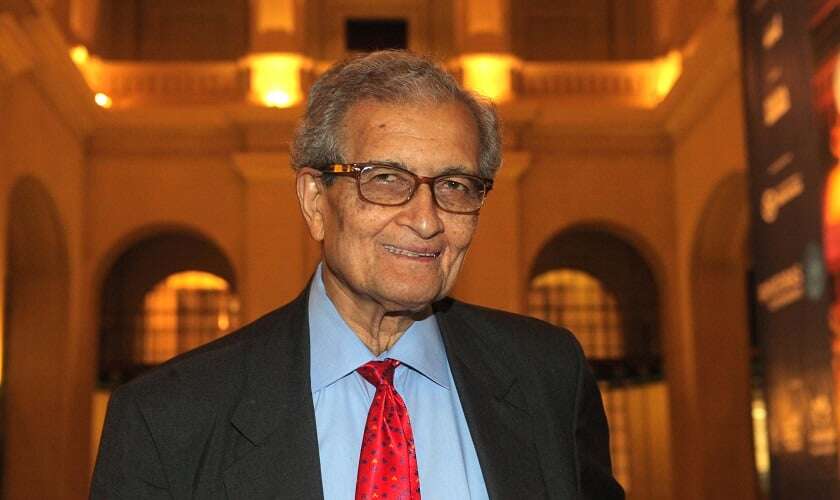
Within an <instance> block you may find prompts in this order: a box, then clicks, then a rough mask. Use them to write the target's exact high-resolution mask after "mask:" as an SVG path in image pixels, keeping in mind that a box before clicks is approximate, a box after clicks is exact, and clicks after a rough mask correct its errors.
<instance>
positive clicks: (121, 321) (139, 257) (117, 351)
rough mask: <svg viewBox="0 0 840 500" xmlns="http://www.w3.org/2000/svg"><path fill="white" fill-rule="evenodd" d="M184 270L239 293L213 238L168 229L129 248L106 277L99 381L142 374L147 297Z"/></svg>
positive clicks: (104, 382)
mask: <svg viewBox="0 0 840 500" xmlns="http://www.w3.org/2000/svg"><path fill="white" fill-rule="evenodd" d="M185 271H200V272H204V273H209V274H211V275H214V276H217V277H219V278H221V279H223V280H224V281H225V282H226V283H227V285H228V286H229V288H230V290H231V291H232V292H233V293H235V292H236V290H237V279H236V275H235V271H234V268H233V266H232V265H231V263H230V260H229V259H228V258H227V256H226V255H225V254H224V252H223V251H222V250H221V248H219V247H218V246H217V245H216V244H215V243H214V242H213V241H212V240H210V239H209V238H207V237H205V236H203V235H201V234H199V233H197V232H195V231H191V230H187V229H175V228H170V229H165V230H161V231H159V232H155V233H153V234H147V235H146V236H144V237H143V238H141V239H139V240H136V241H135V242H134V243H132V244H130V245H128V246H127V248H126V249H125V250H123V251H122V252H121V253H119V255H117V256H116V258H115V259H114V261H113V263H112V264H111V265H110V267H109V268H108V270H107V272H106V273H105V276H104V279H103V281H102V287H101V295H100V303H99V304H100V322H99V339H100V349H99V354H100V356H99V360H100V362H99V383H100V385H102V386H105V387H111V386H114V385H118V384H119V383H122V382H124V381H126V380H128V379H130V378H132V377H134V376H136V375H138V374H139V373H140V371H142V370H143V369H145V368H146V367H145V366H140V365H134V364H132V363H131V361H130V360H132V359H134V358H135V349H136V348H137V345H136V343H137V340H138V335H140V334H141V331H140V328H141V326H142V325H140V324H138V318H142V315H143V312H144V301H145V298H146V296H147V294H148V293H149V292H150V291H151V290H153V288H155V287H156V286H157V285H159V284H160V283H162V282H163V281H164V280H166V278H168V277H170V276H173V275H176V274H178V273H182V272H185Z"/></svg>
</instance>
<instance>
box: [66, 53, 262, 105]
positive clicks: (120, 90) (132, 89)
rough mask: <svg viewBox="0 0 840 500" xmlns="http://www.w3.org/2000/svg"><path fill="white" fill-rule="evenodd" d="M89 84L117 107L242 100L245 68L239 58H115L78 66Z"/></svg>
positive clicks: (221, 102) (245, 78) (246, 86)
mask: <svg viewBox="0 0 840 500" xmlns="http://www.w3.org/2000/svg"><path fill="white" fill-rule="evenodd" d="M80 69H81V70H82V72H83V73H84V75H85V77H86V79H87V81H88V83H89V84H90V87H91V88H92V89H94V90H95V91H96V92H103V93H105V94H107V95H108V96H109V97H110V98H111V99H112V100H113V102H114V103H115V105H116V106H118V107H141V106H149V105H173V104H174V105H184V104H223V103H231V102H244V101H245V99H246V97H247V95H248V68H247V67H245V66H243V65H242V64H240V63H238V62H212V63H200V62H171V63H145V62H116V61H104V60H100V59H91V60H89V61H88V62H86V63H83V64H82V65H81V66H80Z"/></svg>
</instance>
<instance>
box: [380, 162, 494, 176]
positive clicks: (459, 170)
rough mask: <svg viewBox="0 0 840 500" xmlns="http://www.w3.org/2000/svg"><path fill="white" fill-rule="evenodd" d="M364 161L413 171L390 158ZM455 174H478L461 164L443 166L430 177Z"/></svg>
mask: <svg viewBox="0 0 840 500" xmlns="http://www.w3.org/2000/svg"><path fill="white" fill-rule="evenodd" d="M365 163H379V164H382V165H390V166H392V167H399V168H401V169H403V170H408V171H409V172H412V173H415V174H416V172H414V170H413V169H410V168H408V167H407V166H406V165H405V164H404V163H402V162H400V161H392V160H368V161H366V162H365ZM456 174H466V175H478V174H474V173H472V172H471V171H470V169H469V168H467V167H465V166H463V165H452V166H449V167H446V168H444V169H443V170H442V171H441V172H439V173H438V174H437V175H433V176H432V177H439V176H442V175H456Z"/></svg>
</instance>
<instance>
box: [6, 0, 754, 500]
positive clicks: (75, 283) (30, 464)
mask: <svg viewBox="0 0 840 500" xmlns="http://www.w3.org/2000/svg"><path fill="white" fill-rule="evenodd" d="M738 22H739V21H738V18H737V8H736V5H735V2H734V1H732V0H678V1H666V0H633V1H621V0H599V1H596V2H592V1H582V0H565V1H562V2H557V1H547V0H541V1H532V2H512V1H510V0H481V1H479V0H383V1H381V2H370V1H362V0H248V1H246V0H238V1H234V0H229V1H225V2H222V1H221V0H213V1H209V2H201V7H197V6H196V4H195V3H194V2H186V1H177V2H176V1H172V0H170V1H167V2H164V1H162V0H130V1H129V0H119V1H117V0H5V1H0V116H2V117H3V118H2V119H1V120H0V150H2V152H3V154H2V155H0V235H3V238H4V239H3V241H4V243H3V244H2V245H0V277H2V279H0V301H2V305H3V307H2V308H0V311H2V315H3V321H2V323H0V324H2V339H3V340H2V349H3V356H2V359H3V365H2V372H0V373H2V390H3V392H2V398H3V413H2V420H3V424H4V427H3V432H2V440H3V476H2V477H3V480H2V484H3V491H4V494H5V495H6V496H7V498H83V497H85V496H86V491H87V484H88V480H89V477H90V472H91V464H92V461H93V459H94V455H95V445H96V442H97V439H98V435H97V434H98V429H99V426H101V419H102V417H103V413H104V402H105V401H107V394H108V392H109V391H110V390H111V389H112V388H113V387H114V386H115V385H116V384H119V383H120V382H122V381H124V380H127V379H128V378H130V377H132V376H134V375H136V374H137V373H139V372H140V371H142V370H143V369H146V368H148V367H149V366H151V365H154V364H156V363H158V362H160V361H161V360H163V359H165V358H167V357H168V356H171V355H173V354H175V353H177V352H181V351H183V350H184V349H187V348H189V347H192V346H194V345H197V344H199V343H201V342H204V341H206V340H208V339H211V338H214V337H215V336H218V335H221V334H223V333H224V332H226V331H228V330H229V329H231V328H233V327H235V326H236V325H237V324H243V323H245V322H247V321H250V320H252V319H255V318H256V317H258V316H260V315H261V314H263V313H265V312H267V311H269V310H271V309H273V308H274V307H277V306H278V305H280V304H283V303H285V302H286V301H288V300H290V299H292V298H294V297H295V296H296V294H297V293H299V291H300V290H301V289H302V288H303V287H304V286H305V284H306V283H307V280H308V279H309V277H310V275H311V273H312V271H313V269H314V266H315V264H316V263H317V261H318V259H319V250H318V248H317V246H315V245H314V244H313V243H312V242H311V241H310V239H309V236H308V232H307V231H306V228H305V226H304V224H303V219H302V217H301V216H300V214H299V211H298V208H297V201H296V198H295V193H294V187H293V172H292V170H291V168H290V167H289V143H290V140H291V137H292V133H293V130H294V126H295V122H296V120H297V119H298V117H299V116H300V114H301V110H302V108H301V106H302V100H303V99H304V98H305V95H306V90H307V87H308V85H309V84H311V82H312V81H313V80H314V78H316V77H317V75H318V74H319V73H320V72H322V71H323V70H324V69H325V68H326V67H328V66H329V64H330V63H331V62H333V61H335V60H338V59H340V58H342V57H344V56H346V55H347V54H349V53H352V52H354V51H357V50H365V49H367V48H372V47H378V46H383V47H385V46H404V47H406V48H408V49H411V50H414V51H417V52H423V53H428V54H431V55H432V56H433V57H435V58H436V59H438V60H440V61H441V62H442V63H443V64H445V65H446V66H447V67H448V68H449V69H450V70H452V71H453V72H454V73H455V74H456V75H458V77H459V78H460V79H462V81H463V82H464V84H465V85H467V86H468V87H470V88H473V89H475V90H476V91H478V92H480V93H483V94H485V95H487V96H488V97H490V98H492V99H494V100H495V101H496V102H497V103H498V105H499V109H500V112H501V116H502V119H503V122H504V147H505V152H504V163H503V167H502V169H501V171H500V173H499V177H498V179H497V182H496V185H495V186H496V187H495V188H494V190H493V192H492V194H491V196H490V198H489V200H488V203H487V205H486V207H485V208H484V209H483V211H482V216H481V225H480V228H479V231H478V233H477V236H476V240H475V242H474V245H473V248H472V250H471V253H470V255H469V257H468V259H467V263H466V265H465V267H464V269H463V271H462V276H461V278H460V281H459V282H458V284H457V286H456V290H455V295H456V296H457V297H459V298H461V299H463V300H467V301H471V302H476V303H480V304H483V305H487V306H491V307H498V308H502V309H506V310H510V311H516V312H521V313H529V314H532V315H535V316H539V317H542V318H544V319H546V320H549V321H554V322H557V323H562V324H566V325H569V326H571V327H572V328H573V329H574V330H575V331H576V332H577V333H578V336H579V338H580V339H581V342H582V343H583V344H584V347H585V349H586V351H587V354H588V355H589V357H590V360H591V361H592V364H593V368H594V369H595V371H596V373H597V374H598V377H599V379H600V380H601V383H602V390H603V392H604V394H605V398H606V404H607V410H608V414H609V419H610V425H611V427H612V429H613V457H614V462H615V468H616V473H617V474H618V476H619V478H620V480H621V481H622V482H623V484H624V485H625V487H626V489H627V490H628V498H631V499H633V498H635V499H671V498H681V499H703V498H758V496H759V494H760V490H759V487H758V482H757V480H756V478H757V472H756V471H757V469H756V462H755V453H754V445H753V420H752V418H751V401H752V396H751V377H752V372H751V357H752V355H753V354H752V351H751V344H750V338H749V326H748V305H747V300H746V283H747V277H748V270H749V259H748V242H747V228H748V206H747V197H746V175H745V167H746V155H745V149H744V132H743V126H744V125H743V123H744V120H743V111H742V109H743V103H742V95H741V94H742V84H741V72H740V56H739V54H740V42H739V35H738ZM758 422H759V423H760V419H759V420H758ZM760 470H761V469H760V468H759V471H760Z"/></svg>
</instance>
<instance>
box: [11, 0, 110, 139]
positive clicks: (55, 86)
mask: <svg viewBox="0 0 840 500" xmlns="http://www.w3.org/2000/svg"><path fill="white" fill-rule="evenodd" d="M34 8H35V11H37V12H35V15H29V14H23V15H20V16H15V15H13V14H9V13H3V14H0V81H2V80H4V79H7V78H9V77H17V76H23V75H29V77H30V78H31V79H32V82H33V83H34V85H35V86H36V87H37V88H38V89H39V90H40V91H41V93H42V94H43V95H44V97H45V98H46V100H47V101H48V102H50V104H51V105H52V106H53V108H54V109H55V110H56V112H57V113H58V115H59V116H60V117H61V118H62V120H63V121H64V123H66V124H67V126H68V127H69V128H70V129H71V130H72V131H73V132H74V133H75V134H76V135H77V136H78V137H79V138H80V139H84V138H85V136H86V135H87V134H88V133H89V132H90V131H91V130H92V129H93V128H94V126H95V123H96V121H97V119H98V117H99V112H100V110H99V108H98V107H97V106H96V105H95V104H94V102H93V95H92V94H91V92H90V89H88V87H87V85H86V84H85V81H84V79H83V78H82V76H81V74H80V73H79V71H78V70H77V69H76V67H75V66H74V65H73V63H72V62H71V61H70V57H69V55H68V48H67V45H66V44H65V43H64V38H63V36H62V34H61V32H60V31H59V29H58V27H57V26H56V25H55V23H54V21H53V20H52V18H51V17H50V14H49V12H48V11H46V10H45V8H44V7H43V6H41V5H40V3H37V4H36V5H34Z"/></svg>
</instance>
